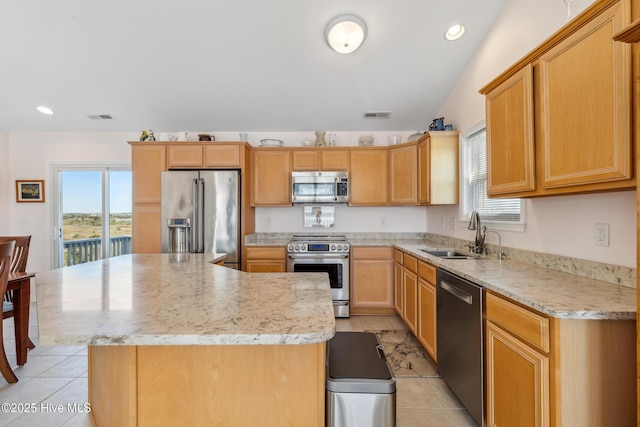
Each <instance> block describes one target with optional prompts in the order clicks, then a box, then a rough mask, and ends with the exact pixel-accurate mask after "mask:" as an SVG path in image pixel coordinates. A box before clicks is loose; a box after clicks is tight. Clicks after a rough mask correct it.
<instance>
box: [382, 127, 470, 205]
mask: <svg viewBox="0 0 640 427" xmlns="http://www.w3.org/2000/svg"><path fill="white" fill-rule="evenodd" d="M458 146H459V141H458V131H439V132H427V133H426V134H425V135H424V136H423V137H422V138H420V140H418V141H417V142H413V143H406V144H402V145H400V146H394V147H393V148H391V149H390V150H389V165H390V166H389V168H390V174H389V201H390V203H391V204H392V205H418V204H419V205H445V204H456V203H458V170H459V168H458V163H459V158H458V151H459V149H458Z"/></svg>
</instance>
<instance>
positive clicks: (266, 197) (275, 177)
mask: <svg viewBox="0 0 640 427" xmlns="http://www.w3.org/2000/svg"><path fill="white" fill-rule="evenodd" d="M251 169H252V172H253V177H252V180H253V181H252V183H253V185H252V188H251V206H291V151H290V150H282V149H278V148H272V149H261V150H252V151H251Z"/></svg>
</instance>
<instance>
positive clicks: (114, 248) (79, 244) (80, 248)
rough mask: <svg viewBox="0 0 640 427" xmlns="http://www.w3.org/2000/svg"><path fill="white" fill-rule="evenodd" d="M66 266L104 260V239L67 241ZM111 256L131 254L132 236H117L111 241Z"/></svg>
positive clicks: (65, 250) (65, 249)
mask: <svg viewBox="0 0 640 427" xmlns="http://www.w3.org/2000/svg"><path fill="white" fill-rule="evenodd" d="M62 244H63V247H64V266H65V267H66V266H68V265H76V264H82V263H85V262H90V261H96V260H98V259H101V258H102V250H101V247H102V238H100V237H96V238H93V239H80V240H65V241H63V242H62ZM109 251H110V253H111V256H112V257H113V256H118V255H124V254H130V253H131V236H115V237H111V238H110V239H109Z"/></svg>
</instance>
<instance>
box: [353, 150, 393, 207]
mask: <svg viewBox="0 0 640 427" xmlns="http://www.w3.org/2000/svg"><path fill="white" fill-rule="evenodd" d="M388 153H389V152H388V150H387V148H385V147H380V148H352V149H351V153H350V156H349V191H350V193H351V201H350V202H349V205H351V206H385V205H388V204H389V155H388Z"/></svg>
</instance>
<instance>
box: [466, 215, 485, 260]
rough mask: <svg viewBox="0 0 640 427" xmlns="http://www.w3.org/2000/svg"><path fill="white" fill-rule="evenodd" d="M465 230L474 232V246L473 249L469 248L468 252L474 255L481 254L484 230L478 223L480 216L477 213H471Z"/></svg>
mask: <svg viewBox="0 0 640 427" xmlns="http://www.w3.org/2000/svg"><path fill="white" fill-rule="evenodd" d="M467 229H468V230H475V231H476V240H475V242H474V243H475V244H474V246H473V247H471V246H470V247H469V250H471V251H472V252H475V253H482V251H483V250H484V237H485V236H484V234H483V231H484V230H483V227H482V224H481V222H480V214H479V213H478V211H472V212H471V218H469V225H468V226H467ZM485 229H486V227H485Z"/></svg>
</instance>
